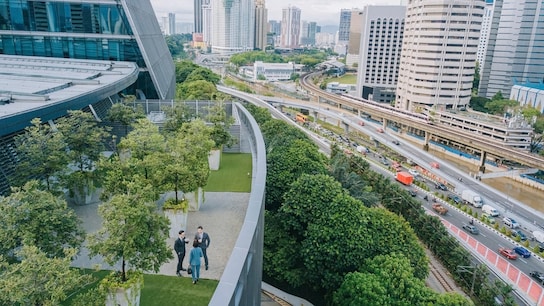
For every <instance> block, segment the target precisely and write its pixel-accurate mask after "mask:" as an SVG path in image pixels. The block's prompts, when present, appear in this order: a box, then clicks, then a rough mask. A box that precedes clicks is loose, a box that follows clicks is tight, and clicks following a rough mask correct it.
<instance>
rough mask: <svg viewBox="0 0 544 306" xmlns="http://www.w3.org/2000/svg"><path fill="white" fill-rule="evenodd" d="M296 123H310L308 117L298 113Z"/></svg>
mask: <svg viewBox="0 0 544 306" xmlns="http://www.w3.org/2000/svg"><path fill="white" fill-rule="evenodd" d="M295 121H296V122H300V123H306V122H308V116H306V115H304V114H303V113H297V115H296V117H295Z"/></svg>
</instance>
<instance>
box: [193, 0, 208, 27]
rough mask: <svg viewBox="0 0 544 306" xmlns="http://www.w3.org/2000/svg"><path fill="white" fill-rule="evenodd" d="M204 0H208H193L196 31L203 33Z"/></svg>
mask: <svg viewBox="0 0 544 306" xmlns="http://www.w3.org/2000/svg"><path fill="white" fill-rule="evenodd" d="M203 1H206V0H194V2H193V12H194V23H195V33H202V31H203V29H202V27H203V22H202V18H203V17H202V5H203Z"/></svg>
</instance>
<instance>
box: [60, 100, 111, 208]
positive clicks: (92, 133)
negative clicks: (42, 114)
mask: <svg viewBox="0 0 544 306" xmlns="http://www.w3.org/2000/svg"><path fill="white" fill-rule="evenodd" d="M57 127H58V130H59V131H60V132H61V133H62V135H63V137H64V139H65V141H66V144H67V146H68V152H67V154H68V160H69V162H70V164H71V165H72V166H73V168H74V169H73V171H72V172H70V173H68V174H67V175H65V176H64V178H63V180H64V182H65V186H66V187H67V188H68V189H69V190H70V194H71V196H74V195H76V194H80V195H82V194H89V193H90V192H92V190H93V188H94V187H95V184H97V183H98V182H99V179H98V177H97V175H96V172H95V171H94V170H95V165H96V162H97V161H98V160H99V159H100V157H101V154H102V151H104V142H105V140H106V138H107V137H108V136H109V133H108V129H106V128H104V127H100V126H98V122H97V121H96V119H95V118H94V116H93V115H92V114H91V113H86V112H83V111H81V110H75V111H68V116H67V117H63V118H61V119H59V120H58V124H57ZM76 201H77V200H76Z"/></svg>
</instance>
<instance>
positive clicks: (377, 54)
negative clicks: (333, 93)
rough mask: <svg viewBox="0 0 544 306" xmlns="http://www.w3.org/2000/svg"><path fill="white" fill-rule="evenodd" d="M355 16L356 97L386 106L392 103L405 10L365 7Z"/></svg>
mask: <svg viewBox="0 0 544 306" xmlns="http://www.w3.org/2000/svg"><path fill="white" fill-rule="evenodd" d="M358 15H359V14H358ZM359 16H360V17H361V20H360V25H361V29H360V32H361V35H360V47H359V63H358V68H357V96H359V97H363V98H365V99H370V100H374V101H376V102H385V103H390V102H391V101H393V100H395V89H396V86H397V79H398V73H399V65H400V59H401V55H400V50H401V48H402V37H403V33H404V18H405V16H406V7H405V6H400V5H396V6H393V5H388V6H374V5H368V6H366V7H365V8H364V9H363V10H362V11H361V12H360V15H359ZM350 39H351V38H350Z"/></svg>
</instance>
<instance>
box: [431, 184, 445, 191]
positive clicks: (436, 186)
mask: <svg viewBox="0 0 544 306" xmlns="http://www.w3.org/2000/svg"><path fill="white" fill-rule="evenodd" d="M434 188H435V189H440V190H448V187H446V185H444V184H442V183H436V184H435V185H434Z"/></svg>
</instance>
